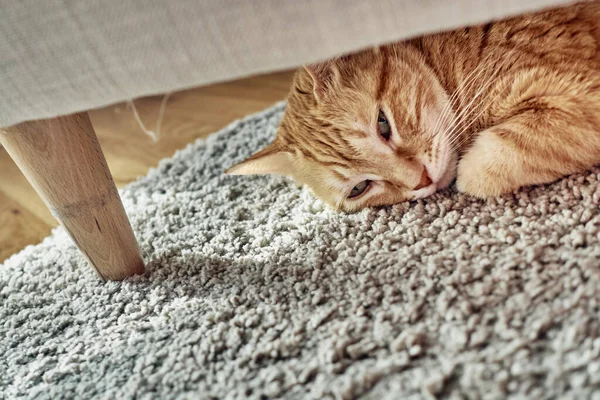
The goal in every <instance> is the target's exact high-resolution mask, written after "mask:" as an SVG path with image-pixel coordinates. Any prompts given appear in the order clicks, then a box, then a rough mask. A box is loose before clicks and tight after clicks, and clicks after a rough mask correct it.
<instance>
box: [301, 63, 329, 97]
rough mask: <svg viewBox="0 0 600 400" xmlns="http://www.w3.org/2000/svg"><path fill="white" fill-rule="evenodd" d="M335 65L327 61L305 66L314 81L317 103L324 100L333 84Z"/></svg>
mask: <svg viewBox="0 0 600 400" xmlns="http://www.w3.org/2000/svg"><path fill="white" fill-rule="evenodd" d="M332 67H333V65H332V62H331V61H325V62H322V63H316V64H310V65H305V66H304V69H305V70H306V72H308V74H309V75H310V77H311V78H312V81H313V93H314V95H315V98H316V99H317V101H319V100H321V99H322V98H323V95H324V94H325V91H326V90H327V88H328V86H329V85H330V84H331V78H332V75H333V68H332Z"/></svg>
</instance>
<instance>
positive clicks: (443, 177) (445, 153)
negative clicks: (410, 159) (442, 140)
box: [415, 147, 458, 198]
mask: <svg viewBox="0 0 600 400" xmlns="http://www.w3.org/2000/svg"><path fill="white" fill-rule="evenodd" d="M439 150H440V151H439V157H438V161H437V162H436V163H433V162H431V161H429V160H424V161H423V165H424V166H425V168H426V169H427V173H428V174H429V178H431V181H432V182H433V183H432V184H431V185H429V186H427V187H425V188H423V189H420V190H417V191H415V194H416V193H417V192H420V191H421V190H425V191H429V187H430V186H432V187H433V188H434V189H435V190H434V191H433V192H435V191H436V190H440V189H445V188H446V187H448V185H450V183H452V181H453V180H454V178H456V164H457V161H458V156H457V155H456V152H454V151H452V150H451V149H449V148H444V147H442V148H441V149H439ZM433 192H432V193H430V194H433ZM423 193H425V192H423ZM430 194H429V195H430ZM423 197H425V196H423ZM419 198H420V197H419Z"/></svg>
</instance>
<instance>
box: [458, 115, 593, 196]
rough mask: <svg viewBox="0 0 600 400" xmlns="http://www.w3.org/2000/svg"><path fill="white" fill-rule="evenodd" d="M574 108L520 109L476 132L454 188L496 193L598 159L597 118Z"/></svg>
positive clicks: (550, 178)
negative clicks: (525, 111)
mask: <svg viewBox="0 0 600 400" xmlns="http://www.w3.org/2000/svg"><path fill="white" fill-rule="evenodd" d="M578 111H580V112H581V111H582V110H578ZM577 114H578V113H575V118H573V117H574V115H567V114H566V113H564V112H561V113H560V114H557V113H551V112H538V113H537V114H535V115H532V114H531V113H528V114H522V115H517V116H516V117H513V118H512V119H510V120H509V121H507V122H505V123H503V124H500V125H496V126H493V127H491V128H489V129H487V130H485V131H483V132H480V133H479V134H477V136H476V139H475V140H474V142H473V145H472V146H471V147H470V148H469V149H468V150H467V152H466V153H465V155H464V156H463V157H462V159H461V160H460V161H459V164H458V171H457V179H456V184H457V187H458V190H459V191H461V192H464V193H467V194H470V195H473V196H476V197H491V196H497V195H501V194H505V193H511V192H513V191H515V190H517V189H519V188H521V187H523V186H528V185H536V184H543V183H550V182H553V181H555V180H557V179H559V178H561V177H563V176H566V175H569V174H573V173H576V172H582V171H585V170H587V169H589V168H591V167H592V166H594V165H596V164H598V163H600V124H599V123H598V122H599V121H590V120H589V119H582V118H577Z"/></svg>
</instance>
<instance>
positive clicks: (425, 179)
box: [413, 168, 432, 190]
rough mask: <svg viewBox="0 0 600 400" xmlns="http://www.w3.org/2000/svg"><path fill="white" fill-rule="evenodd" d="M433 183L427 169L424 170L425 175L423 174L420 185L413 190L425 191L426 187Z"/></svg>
mask: <svg viewBox="0 0 600 400" xmlns="http://www.w3.org/2000/svg"><path fill="white" fill-rule="evenodd" d="M431 182H432V180H431V178H430V177H429V175H428V174H427V168H423V173H422V174H421V182H419V184H418V185H417V186H415V188H414V189H413V190H419V189H423V188H424V187H427V186H429V185H431Z"/></svg>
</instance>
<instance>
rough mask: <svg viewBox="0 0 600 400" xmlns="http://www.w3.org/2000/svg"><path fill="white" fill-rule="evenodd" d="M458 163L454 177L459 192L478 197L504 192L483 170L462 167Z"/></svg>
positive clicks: (497, 194)
mask: <svg viewBox="0 0 600 400" xmlns="http://www.w3.org/2000/svg"><path fill="white" fill-rule="evenodd" d="M461 165H462V163H459V164H458V175H457V177H456V187H457V189H458V191H459V192H462V193H465V194H468V195H470V196H475V197H479V198H486V197H493V196H499V195H501V194H503V193H506V190H504V189H503V188H502V187H501V186H500V185H498V182H495V180H494V179H493V178H492V177H490V176H488V175H487V174H486V173H485V172H484V171H481V170H479V171H478V170H476V169H472V168H469V167H466V166H465V167H462V166H461Z"/></svg>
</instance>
